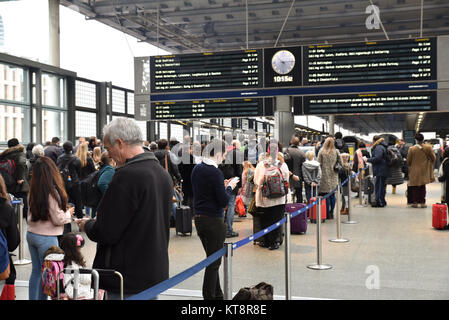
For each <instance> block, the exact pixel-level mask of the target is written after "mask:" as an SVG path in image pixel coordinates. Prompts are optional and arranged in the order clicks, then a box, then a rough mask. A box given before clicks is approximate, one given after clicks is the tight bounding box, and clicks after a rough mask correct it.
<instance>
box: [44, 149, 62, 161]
mask: <svg viewBox="0 0 449 320" xmlns="http://www.w3.org/2000/svg"><path fill="white" fill-rule="evenodd" d="M62 154H64V149H62V147H60V146H57V145H56V144H51V145H49V146H48V147H46V148H45V149H44V156H46V157H49V158H50V159H51V160H53V162H54V163H55V164H56V162H57V161H58V158H59V157H60V156H61V155H62Z"/></svg>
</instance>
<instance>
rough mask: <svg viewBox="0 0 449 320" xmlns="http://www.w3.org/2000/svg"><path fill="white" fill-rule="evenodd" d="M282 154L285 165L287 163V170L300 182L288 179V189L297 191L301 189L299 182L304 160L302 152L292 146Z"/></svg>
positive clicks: (301, 177)
mask: <svg viewBox="0 0 449 320" xmlns="http://www.w3.org/2000/svg"><path fill="white" fill-rule="evenodd" d="M284 154H285V157H286V159H285V163H287V166H288V170H290V171H291V172H292V173H293V174H294V175H297V176H298V177H299V178H300V179H301V180H300V181H295V180H293V178H292V177H290V187H291V189H298V188H300V187H301V182H302V180H303V176H302V164H303V162H304V161H305V160H306V157H305V155H304V152H303V151H302V150H300V149H298V147H297V146H294V145H291V146H290V147H288V148H287V149H286V150H285V153H284Z"/></svg>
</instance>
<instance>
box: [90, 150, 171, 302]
mask: <svg viewBox="0 0 449 320" xmlns="http://www.w3.org/2000/svg"><path fill="white" fill-rule="evenodd" d="M172 200H173V182H172V179H171V178H170V175H169V174H168V173H167V172H166V171H165V169H164V168H163V167H162V166H161V165H160V163H159V161H158V159H157V158H156V157H155V156H154V154H153V153H151V152H144V153H142V154H139V155H136V156H135V157H133V158H131V159H128V160H127V161H126V163H125V164H124V165H123V166H121V167H119V168H116V169H115V174H114V177H113V178H112V181H111V183H110V184H109V187H108V189H107V190H106V192H105V194H104V195H103V198H102V199H101V201H100V203H99V205H98V207H97V216H96V219H95V220H94V219H91V220H88V221H87V222H86V224H85V226H84V227H85V231H86V234H87V236H88V237H89V239H91V240H92V241H95V242H96V243H97V252H96V255H95V258H94V262H93V268H99V269H114V270H117V271H119V272H120V273H121V274H122V275H123V278H124V286H125V294H135V293H139V292H141V291H143V290H146V289H148V288H150V287H152V286H154V285H155V284H157V283H159V282H161V281H164V280H166V279H168V276H169V269H168V263H169V261H168V242H169V238H170V229H169V220H170V212H171V209H172ZM100 287H101V288H104V289H105V290H106V291H108V290H110V291H112V292H115V293H118V292H119V290H120V285H119V281H117V278H116V277H100Z"/></svg>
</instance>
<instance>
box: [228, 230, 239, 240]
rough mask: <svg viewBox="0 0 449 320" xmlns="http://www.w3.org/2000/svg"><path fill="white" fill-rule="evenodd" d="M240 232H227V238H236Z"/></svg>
mask: <svg viewBox="0 0 449 320" xmlns="http://www.w3.org/2000/svg"><path fill="white" fill-rule="evenodd" d="M238 236H239V234H238V233H237V232H234V231H232V232H226V238H234V237H238Z"/></svg>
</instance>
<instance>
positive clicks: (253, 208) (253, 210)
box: [248, 197, 257, 215]
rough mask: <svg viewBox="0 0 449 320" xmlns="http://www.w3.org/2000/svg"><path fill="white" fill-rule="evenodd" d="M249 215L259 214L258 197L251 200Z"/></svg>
mask: <svg viewBox="0 0 449 320" xmlns="http://www.w3.org/2000/svg"><path fill="white" fill-rule="evenodd" d="M248 213H250V214H252V215H255V214H257V207H256V197H254V198H253V199H252V200H251V203H250V204H249V206H248Z"/></svg>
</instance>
